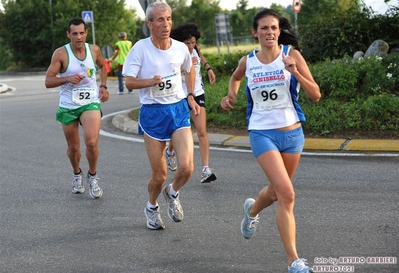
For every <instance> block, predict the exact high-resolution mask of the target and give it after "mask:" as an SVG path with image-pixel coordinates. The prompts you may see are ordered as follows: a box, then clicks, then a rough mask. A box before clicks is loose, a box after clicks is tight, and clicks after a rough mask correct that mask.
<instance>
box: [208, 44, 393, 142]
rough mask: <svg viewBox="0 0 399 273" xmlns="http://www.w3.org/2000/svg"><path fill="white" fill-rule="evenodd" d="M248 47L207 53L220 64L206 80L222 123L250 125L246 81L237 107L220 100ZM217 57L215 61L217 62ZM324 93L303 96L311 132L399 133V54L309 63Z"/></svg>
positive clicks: (213, 112) (215, 118) (216, 119)
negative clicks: (211, 78)
mask: <svg viewBox="0 0 399 273" xmlns="http://www.w3.org/2000/svg"><path fill="white" fill-rule="evenodd" d="M243 55H244V53H242V52H241V53H237V54H231V55H229V56H214V55H210V56H206V57H207V60H208V61H209V62H210V63H212V65H213V66H214V68H215V71H216V76H217V81H216V83H215V84H214V85H210V84H209V83H207V76H206V74H205V73H206V71H203V77H204V82H205V91H206V101H207V118H208V123H211V124H213V125H216V126H220V127H221V128H227V127H245V126H246V119H245V117H246V111H247V100H246V97H245V86H246V82H245V79H243V81H242V82H241V86H240V91H239V93H238V103H237V104H236V105H235V109H234V111H230V112H226V111H224V110H223V109H222V108H221V106H220V100H221V99H222V98H223V97H224V96H225V95H226V94H227V92H228V83H229V79H230V75H231V73H232V71H234V68H235V67H236V66H237V63H238V60H239V59H240V58H241V56H243ZM211 61H212V62H211ZM309 68H310V70H311V72H312V74H313V77H314V79H315V81H316V82H317V83H318V84H319V86H320V90H321V93H322V98H321V100H320V102H319V103H314V102H313V101H311V100H310V99H309V98H308V97H307V96H306V95H305V92H304V91H303V90H301V93H300V96H299V101H300V103H301V106H302V108H303V110H304V112H305V114H306V117H307V122H305V123H304V128H305V129H306V130H307V131H308V132H314V133H316V134H321V135H328V134H332V133H338V132H345V131H354V130H358V131H363V132H368V131H377V132H380V131H390V132H391V133H392V134H394V135H397V136H399V54H397V53H395V54H394V53H392V54H390V55H387V56H384V57H380V56H373V57H370V58H366V59H360V60H352V59H351V58H349V57H346V58H344V59H342V60H335V61H330V60H327V61H324V62H320V63H317V64H313V65H312V64H311V65H309Z"/></svg>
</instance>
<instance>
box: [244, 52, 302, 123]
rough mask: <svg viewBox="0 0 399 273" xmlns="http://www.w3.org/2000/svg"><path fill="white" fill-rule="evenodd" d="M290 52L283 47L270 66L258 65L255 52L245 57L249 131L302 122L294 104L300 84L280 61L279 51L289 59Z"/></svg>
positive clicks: (295, 103) (297, 107) (297, 105)
mask: <svg viewBox="0 0 399 273" xmlns="http://www.w3.org/2000/svg"><path fill="white" fill-rule="evenodd" d="M289 50H290V48H289V47H288V46H283V45H282V46H281V52H280V55H278V57H277V58H276V59H275V60H274V61H273V62H271V63H270V64H263V63H261V62H260V61H259V59H258V57H257V56H256V52H257V51H255V50H254V51H253V52H251V53H250V54H249V55H248V56H247V69H246V71H245V76H246V78H247V87H246V94H247V99H248V114H247V119H248V130H269V129H276V128H282V127H286V126H290V125H292V124H294V123H296V122H298V121H304V120H305V117H304V116H303V112H302V110H301V109H300V107H299V104H298V101H297V98H298V92H299V83H298V82H297V80H296V78H295V77H293V76H292V75H291V73H290V72H288V70H286V69H285V66H284V63H283V61H282V52H283V51H284V53H285V55H287V56H288V55H289ZM299 116H300V117H301V118H299Z"/></svg>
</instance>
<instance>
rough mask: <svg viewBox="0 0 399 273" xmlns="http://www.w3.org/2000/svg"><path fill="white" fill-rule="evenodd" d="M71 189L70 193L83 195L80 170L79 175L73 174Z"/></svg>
mask: <svg viewBox="0 0 399 273" xmlns="http://www.w3.org/2000/svg"><path fill="white" fill-rule="evenodd" d="M72 183H73V188H72V193H84V192H85V186H84V185H83V175H82V170H80V173H79V174H73V181H72Z"/></svg>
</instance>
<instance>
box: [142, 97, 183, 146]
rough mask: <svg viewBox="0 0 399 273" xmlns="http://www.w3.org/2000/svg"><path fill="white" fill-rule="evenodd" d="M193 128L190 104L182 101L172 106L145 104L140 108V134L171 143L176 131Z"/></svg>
mask: <svg viewBox="0 0 399 273" xmlns="http://www.w3.org/2000/svg"><path fill="white" fill-rule="evenodd" d="M183 128H191V123H190V110H189V109H188V103H187V101H186V100H184V99H182V100H181V101H179V102H176V103H172V104H143V105H142V106H141V108H140V116H139V126H138V133H139V134H140V135H142V134H144V133H145V134H146V135H148V136H149V137H151V138H153V139H156V140H160V141H169V140H170V139H171V138H172V134H173V132H174V131H176V130H179V129H183Z"/></svg>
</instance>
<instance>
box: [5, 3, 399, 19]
mask: <svg viewBox="0 0 399 273" xmlns="http://www.w3.org/2000/svg"><path fill="white" fill-rule="evenodd" d="M292 1H293V0H270V1H264V2H263V4H262V5H260V4H259V0H248V7H249V8H252V7H259V6H266V7H270V4H272V3H275V4H280V5H282V6H283V7H286V6H288V5H292ZM166 2H167V0H166ZM237 2H238V1H237V0H220V6H221V7H222V8H225V9H227V10H233V9H235V8H236V4H237ZM364 2H365V3H366V5H368V6H371V7H372V8H373V10H375V11H377V12H379V13H381V14H383V13H384V12H385V11H386V10H387V7H388V6H387V5H386V4H385V3H384V1H383V0H364ZM125 3H126V7H127V8H129V7H133V8H135V9H136V10H137V14H138V15H139V16H140V17H141V18H143V19H144V17H145V15H144V11H143V9H142V8H141V6H140V3H139V0H125ZM265 3H269V4H265ZM389 4H390V5H396V6H398V5H399V0H391V1H389ZM0 9H3V6H2V4H1V2H0Z"/></svg>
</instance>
